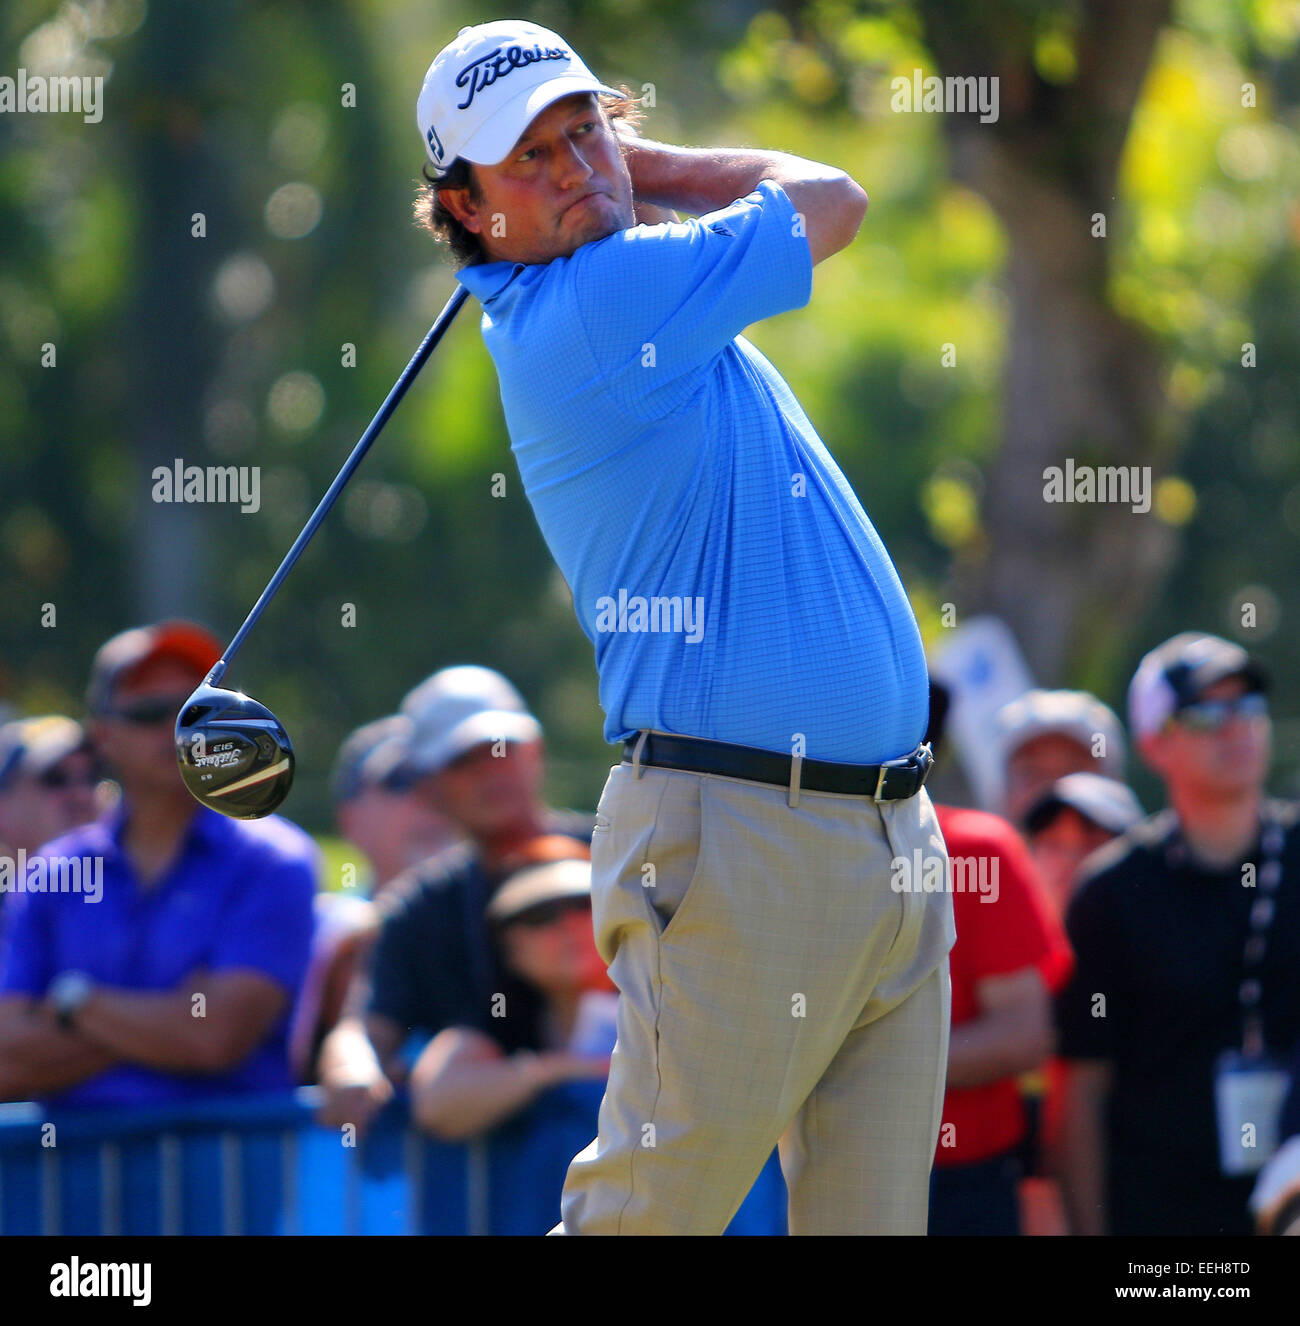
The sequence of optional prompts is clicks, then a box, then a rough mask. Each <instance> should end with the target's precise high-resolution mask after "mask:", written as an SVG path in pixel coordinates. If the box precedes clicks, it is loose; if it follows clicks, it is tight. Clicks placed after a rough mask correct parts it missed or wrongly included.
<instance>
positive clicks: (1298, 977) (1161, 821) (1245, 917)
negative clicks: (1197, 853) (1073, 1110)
mask: <svg viewBox="0 0 1300 1326" xmlns="http://www.w3.org/2000/svg"><path fill="white" fill-rule="evenodd" d="M1267 806H1268V809H1269V810H1270V811H1271V813H1272V814H1274V815H1276V816H1277V817H1278V818H1279V819H1280V820H1281V821H1282V823H1283V825H1284V827H1285V840H1284V844H1283V848H1282V858H1281V860H1282V880H1281V883H1280V884H1279V885H1278V889H1277V893H1276V909H1275V912H1274V917H1273V922H1272V925H1271V926H1270V928H1269V931H1268V941H1267V949H1266V952H1265V957H1264V963H1263V967H1262V968H1261V969H1260V973H1259V974H1260V980H1261V984H1262V987H1263V993H1262V996H1261V1011H1262V1014H1263V1019H1264V1037H1265V1041H1266V1043H1267V1048H1268V1050H1269V1052H1270V1053H1272V1054H1273V1055H1275V1056H1277V1057H1279V1058H1280V1059H1282V1060H1283V1061H1289V1060H1290V1058H1291V1055H1292V1053H1293V1051H1294V1049H1295V1048H1296V1046H1297V1042H1298V1041H1300V828H1298V827H1297V820H1298V818H1300V807H1297V806H1295V805H1291V804H1287V803H1282V802H1272V801H1271V802H1268V803H1267ZM1246 860H1248V861H1254V862H1256V864H1257V865H1258V864H1259V863H1260V861H1261V858H1260V849H1259V844H1258V841H1257V842H1256V846H1255V848H1254V849H1253V850H1252V852H1251V854H1250V855H1249V856H1248V857H1247V858H1246ZM1256 873H1258V872H1256ZM1258 896H1259V888H1258V885H1256V887H1254V888H1250V887H1245V886H1244V885H1243V873H1242V870H1241V867H1240V866H1237V867H1233V868H1232V869H1229V870H1226V871H1208V870H1204V869H1201V868H1199V867H1198V866H1197V865H1196V864H1195V863H1194V861H1193V860H1192V859H1191V856H1190V853H1189V852H1188V851H1187V848H1186V845H1185V844H1184V843H1183V842H1182V837H1181V834H1180V833H1179V832H1178V825H1177V819H1176V816H1175V815H1174V813H1173V812H1172V811H1164V812H1162V813H1161V814H1159V815H1156V816H1153V817H1152V818H1151V819H1149V820H1146V821H1145V822H1143V823H1142V824H1140V825H1138V826H1137V827H1136V828H1134V829H1132V830H1130V832H1129V833H1127V834H1125V835H1124V836H1123V837H1122V838H1118V839H1116V840H1115V841H1114V842H1113V843H1110V844H1108V845H1107V846H1106V847H1104V848H1102V849H1101V850H1100V851H1099V852H1097V853H1095V854H1094V855H1093V856H1092V857H1090V858H1089V860H1088V862H1087V865H1086V868H1085V872H1084V878H1083V882H1082V884H1081V886H1080V887H1079V890H1078V892H1077V893H1076V894H1075V896H1074V899H1073V901H1072V902H1071V905H1070V908H1069V911H1068V913H1067V916H1066V930H1067V932H1068V934H1069V937H1070V943H1071V944H1072V945H1073V947H1074V952H1075V959H1076V965H1075V971H1074V975H1073V977H1072V979H1071V980H1070V982H1069V983H1068V985H1067V986H1066V987H1065V989H1064V990H1062V991H1061V993H1060V995H1059V996H1058V997H1057V1001H1056V1015H1057V1024H1058V1029H1059V1035H1060V1041H1059V1049H1060V1053H1061V1054H1062V1055H1063V1056H1064V1057H1065V1058H1067V1059H1104V1060H1107V1061H1109V1062H1110V1063H1111V1065H1112V1069H1113V1081H1114V1089H1113V1091H1112V1094H1111V1097H1110V1102H1109V1111H1108V1120H1107V1122H1108V1129H1109V1148H1108V1151H1109V1165H1108V1175H1107V1179H1108V1189H1109V1206H1110V1219H1111V1230H1112V1232H1113V1233H1116V1234H1216V1233H1222V1234H1230V1233H1240V1234H1248V1233H1250V1232H1252V1222H1251V1220H1250V1217H1249V1215H1248V1213H1247V1210H1246V1199H1247V1198H1248V1196H1249V1195H1250V1191H1251V1188H1252V1187H1253V1186H1254V1177H1253V1176H1245V1177H1239V1178H1223V1177H1221V1176H1220V1173H1219V1167H1218V1140H1217V1131H1216V1125H1215V1109H1214V1085H1213V1083H1214V1062H1215V1059H1216V1058H1217V1056H1218V1055H1219V1054H1220V1052H1221V1051H1223V1050H1227V1049H1234V1048H1235V1049H1238V1050H1240V1048H1241V1039H1242V1021H1241V1011H1240V1006H1239V1003H1238V997H1237V990H1238V987H1239V985H1240V984H1241V980H1242V975H1243V969H1244V948H1245V943H1246V937H1247V934H1248V933H1249V914H1250V909H1251V905H1252V904H1253V903H1254V901H1255V899H1256V898H1257V897H1258ZM1099 995H1104V996H1105V1007H1104V1016H1097V1013H1098V1011H1099V1005H1098V1004H1097V1002H1096V1001H1097V996H1099Z"/></svg>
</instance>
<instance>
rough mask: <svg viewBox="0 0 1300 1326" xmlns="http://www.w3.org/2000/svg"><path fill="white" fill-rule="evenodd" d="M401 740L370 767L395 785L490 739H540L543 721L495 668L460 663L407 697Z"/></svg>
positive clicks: (378, 755)
mask: <svg viewBox="0 0 1300 1326" xmlns="http://www.w3.org/2000/svg"><path fill="white" fill-rule="evenodd" d="M401 714H402V716H403V717H404V718H406V719H407V721H408V726H407V727H406V728H405V731H404V733H402V734H399V739H398V740H397V741H396V742H394V743H392V744H391V745H390V746H386V747H385V748H384V749H383V750H381V751H376V752H375V754H374V755H373V756H372V757H371V762H370V763H368V765H367V768H368V770H369V771H370V772H371V773H373V775H374V776H375V777H378V778H381V779H383V780H385V781H386V782H387V784H388V785H389V786H402V785H405V784H407V783H409V782H411V781H413V780H415V779H417V778H423V777H424V776H425V775H427V774H431V773H437V772H438V770H440V769H443V768H445V767H446V766H447V765H449V764H450V763H451V762H452V761H453V760H454V759H456V758H457V757H458V756H460V755H463V754H464V753H465V752H466V751H468V750H472V749H473V748H474V747H475V746H481V745H483V744H484V743H485V742H489V741H519V742H527V741H538V740H540V739H541V735H542V725H541V724H540V723H539V722H538V721H537V719H535V718H534V717H533V716H532V714H530V713H529V712H528V709H527V706H526V705H525V704H524V699H523V696H521V695H520V694H519V692H518V691H517V690H515V688H514V687H513V686H512V685H511V684H510V683H509V682H508V681H507V680H506V679H505V678H504V677H503V676H502V675H501V674H500V673H499V672H494V671H493V670H492V669H491V668H481V667H476V666H474V665H472V664H460V665H458V666H456V667H450V668H443V669H442V671H440V672H435V673H434V674H433V676H431V677H428V678H426V679H425V680H424V681H422V682H421V683H420V684H419V685H418V686H417V687H416V688H415V689H414V690H413V691H410V692H409V693H408V694H407V696H406V698H405V699H404V700H403V701H402V709H401Z"/></svg>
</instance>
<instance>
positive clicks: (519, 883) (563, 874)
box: [485, 859, 591, 925]
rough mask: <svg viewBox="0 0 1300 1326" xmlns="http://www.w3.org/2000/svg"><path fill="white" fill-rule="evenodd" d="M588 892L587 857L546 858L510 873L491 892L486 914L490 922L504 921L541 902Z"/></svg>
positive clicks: (589, 888) (494, 923) (588, 867)
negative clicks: (577, 858)
mask: <svg viewBox="0 0 1300 1326" xmlns="http://www.w3.org/2000/svg"><path fill="white" fill-rule="evenodd" d="M590 895H591V862H590V861H580V860H576V859H574V860H568V861H548V862H546V863H545V864H543V865H536V866H528V867H526V868H525V869H523V870H519V871H516V872H515V874H513V875H511V876H510V878H509V879H507V880H506V881H505V883H504V884H502V885H501V887H500V888H499V889H497V891H496V892H495V893H494V894H493V895H492V900H491V902H489V903H488V905H487V911H486V913H485V915H486V916H487V919H488V921H489V922H490V923H491V924H492V925H504V924H505V923H506V922H507V921H513V920H514V919H515V918H516V917H519V916H522V915H523V914H524V913H525V912H529V911H532V909H533V908H534V907H539V906H541V905H542V904H543V903H547V902H556V901H558V900H560V899H562V898H586V897H590Z"/></svg>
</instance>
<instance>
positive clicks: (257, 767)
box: [176, 682, 294, 820]
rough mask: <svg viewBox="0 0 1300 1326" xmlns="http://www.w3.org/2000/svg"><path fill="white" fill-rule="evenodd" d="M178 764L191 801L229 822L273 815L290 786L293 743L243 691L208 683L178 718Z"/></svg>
mask: <svg viewBox="0 0 1300 1326" xmlns="http://www.w3.org/2000/svg"><path fill="white" fill-rule="evenodd" d="M176 760H177V763H178V764H179V765H180V769H181V778H182V779H183V780H184V783H185V786H186V787H187V788H189V790H190V794H191V795H192V796H193V797H194V799H195V800H196V801H198V802H199V804H200V805H204V806H207V807H208V808H209V809H210V810H217V811H220V812H221V814H223V815H229V816H230V817H231V818H232V819H237V820H256V819H261V818H262V817H263V816H264V815H269V814H271V812H272V811H273V810H275V808H276V807H277V806H278V805H279V804H280V803H281V802H282V801H283V800H284V799H285V797H287V796H288V795H289V789H290V787H292V786H293V765H294V759H293V743H292V742H290V740H289V734H288V733H287V732H286V731H285V730H284V726H283V725H282V724H281V722H280V720H279V719H278V718H276V716H275V715H274V714H273V713H272V712H271V711H270V710H269V709H268V708H267V707H266V706H265V705H264V704H259V703H258V702H257V701H256V700H254V699H251V698H250V697H249V696H247V695H244V694H243V693H242V692H241V691H228V690H225V689H224V688H222V687H220V686H210V685H208V684H207V683H206V682H205V683H204V684H203V685H202V686H200V687H199V688H198V689H197V690H196V691H195V692H194V694H193V695H191V696H190V698H189V699H188V700H186V702H185V704H184V705H183V706H182V708H181V712H180V714H179V716H178V717H177V719H176Z"/></svg>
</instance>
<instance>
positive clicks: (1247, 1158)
mask: <svg viewBox="0 0 1300 1326" xmlns="http://www.w3.org/2000/svg"><path fill="white" fill-rule="evenodd" d="M1290 1083H1291V1075H1290V1074H1289V1073H1288V1072H1287V1070H1286V1068H1285V1067H1284V1066H1283V1065H1282V1064H1280V1063H1279V1062H1278V1061H1277V1060H1274V1059H1247V1058H1245V1057H1244V1056H1242V1055H1241V1054H1240V1053H1238V1052H1237V1051H1236V1050H1226V1051H1225V1052H1224V1053H1223V1054H1221V1055H1220V1056H1219V1058H1218V1060H1217V1061H1216V1063H1215V1065H1214V1106H1215V1114H1216V1116H1217V1118H1218V1125H1219V1168H1220V1170H1221V1171H1222V1172H1223V1173H1224V1174H1225V1175H1229V1176H1231V1175H1239V1174H1254V1173H1256V1172H1258V1171H1259V1170H1260V1169H1261V1168H1263V1165H1264V1162H1265V1161H1267V1160H1268V1159H1269V1157H1270V1156H1272V1154H1273V1152H1274V1151H1276V1150H1277V1123H1278V1116H1279V1115H1280V1114H1281V1113H1282V1103H1283V1101H1284V1100H1285V1099H1286V1093H1287V1088H1288V1087H1289V1086H1290Z"/></svg>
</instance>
